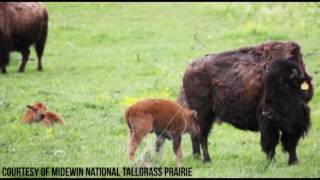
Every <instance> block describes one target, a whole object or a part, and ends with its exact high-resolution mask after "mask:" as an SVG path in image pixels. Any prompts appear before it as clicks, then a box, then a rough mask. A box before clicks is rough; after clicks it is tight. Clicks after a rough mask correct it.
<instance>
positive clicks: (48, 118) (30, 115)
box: [22, 102, 64, 127]
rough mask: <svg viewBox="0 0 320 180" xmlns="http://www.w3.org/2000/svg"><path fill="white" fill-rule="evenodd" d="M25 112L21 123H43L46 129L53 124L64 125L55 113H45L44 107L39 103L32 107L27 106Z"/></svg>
mask: <svg viewBox="0 0 320 180" xmlns="http://www.w3.org/2000/svg"><path fill="white" fill-rule="evenodd" d="M27 108H28V109H27V111H26V113H25V114H24V116H23V120H22V122H23V123H25V124H30V123H33V122H41V121H43V122H44V123H45V124H46V126H47V127H49V126H51V125H53V123H54V122H58V123H60V124H64V121H63V119H62V118H61V117H60V116H59V115H58V114H57V113H55V112H51V111H47V108H46V106H45V105H44V104H43V103H41V102H39V103H35V104H34V105H32V106H31V105H27Z"/></svg>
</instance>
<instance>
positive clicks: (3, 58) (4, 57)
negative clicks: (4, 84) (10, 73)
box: [0, 53, 9, 74]
mask: <svg viewBox="0 0 320 180" xmlns="http://www.w3.org/2000/svg"><path fill="white" fill-rule="evenodd" d="M8 63H9V54H7V53H0V69H1V73H2V74H6V73H7V69H6V66H7V64H8Z"/></svg>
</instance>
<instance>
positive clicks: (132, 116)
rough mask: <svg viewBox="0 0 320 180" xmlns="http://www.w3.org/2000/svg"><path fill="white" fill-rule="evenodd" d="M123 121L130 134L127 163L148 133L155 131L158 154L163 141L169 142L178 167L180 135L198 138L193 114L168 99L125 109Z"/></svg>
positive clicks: (179, 160) (196, 123)
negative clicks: (168, 140) (171, 144)
mask: <svg viewBox="0 0 320 180" xmlns="http://www.w3.org/2000/svg"><path fill="white" fill-rule="evenodd" d="M125 119H126V122H127V124H128V127H129V133H130V134H129V142H128V145H129V161H132V160H133V159H134V153H135V151H136V149H137V147H138V145H139V144H140V143H141V141H142V139H143V138H144V137H145V136H146V135H147V134H148V133H152V132H155V134H156V135H157V142H156V151H157V152H159V150H160V148H161V147H162V145H163V143H164V140H165V138H167V139H171V140H172V143H173V150H174V153H175V154H176V156H177V165H180V162H181V159H182V151H181V136H182V134H184V133H186V132H187V133H190V134H192V135H194V136H198V135H199V133H200V127H199V125H198V120H197V115H196V113H195V111H191V110H189V109H186V108H184V107H182V106H181V105H179V104H177V103H175V102H173V101H169V100H161V99H146V100H142V101H140V102H138V103H136V104H134V105H132V106H130V107H128V109H127V110H126V112H125Z"/></svg>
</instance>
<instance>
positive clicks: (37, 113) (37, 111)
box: [27, 102, 47, 122]
mask: <svg viewBox="0 0 320 180" xmlns="http://www.w3.org/2000/svg"><path fill="white" fill-rule="evenodd" d="M27 108H28V109H29V111H30V112H31V113H32V118H33V120H34V121H36V122H39V121H41V120H43V118H44V116H45V113H46V110H47V108H46V106H45V105H44V104H43V103H41V102H39V103H35V104H34V105H32V106H31V105H27Z"/></svg>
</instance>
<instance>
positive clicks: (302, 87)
mask: <svg viewBox="0 0 320 180" xmlns="http://www.w3.org/2000/svg"><path fill="white" fill-rule="evenodd" d="M301 89H302V90H308V89H309V85H308V84H307V82H306V81H304V82H303V83H302V84H301Z"/></svg>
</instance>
